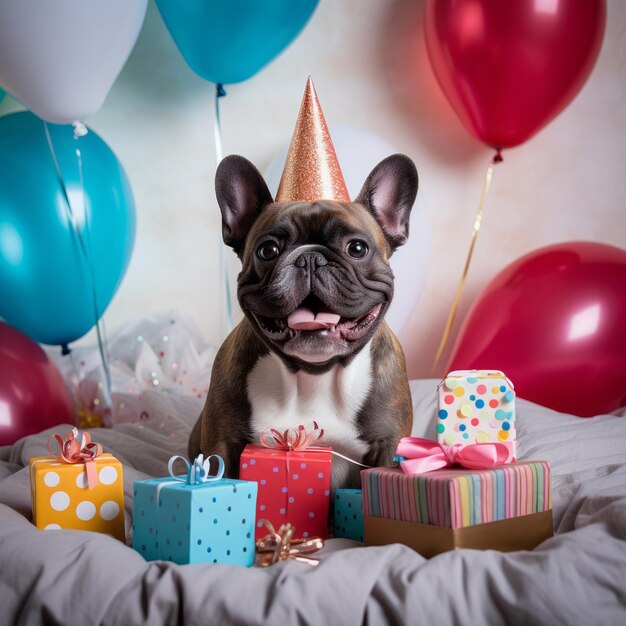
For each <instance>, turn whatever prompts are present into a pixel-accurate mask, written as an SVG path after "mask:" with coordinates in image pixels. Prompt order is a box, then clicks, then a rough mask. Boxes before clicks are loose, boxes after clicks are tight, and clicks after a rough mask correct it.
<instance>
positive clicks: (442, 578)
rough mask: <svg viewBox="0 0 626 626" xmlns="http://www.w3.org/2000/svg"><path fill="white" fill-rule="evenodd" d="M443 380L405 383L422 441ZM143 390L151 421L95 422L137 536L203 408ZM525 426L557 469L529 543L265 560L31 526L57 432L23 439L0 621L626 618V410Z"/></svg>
mask: <svg viewBox="0 0 626 626" xmlns="http://www.w3.org/2000/svg"><path fill="white" fill-rule="evenodd" d="M192 345H193V341H192ZM194 350H196V348H195V347H194ZM128 370H129V371H131V372H132V371H133V369H132V367H130V366H129V368H128ZM436 383H437V381H434V380H421V381H412V382H411V391H412V394H413V400H414V407H415V420H414V427H413V435H415V436H419V437H428V438H431V439H434V438H435V430H434V429H435V419H434V416H435V388H436ZM137 384H140V383H139V382H137ZM142 389H143V391H142V394H141V395H142V398H141V409H142V410H145V411H146V412H147V414H148V415H149V418H148V419H143V420H141V421H136V422H133V423H120V424H117V425H116V426H114V427H113V428H112V429H98V430H93V431H91V432H92V437H93V439H95V440H97V441H98V442H100V443H101V444H102V445H103V446H104V449H105V451H106V452H110V453H112V454H114V455H115V456H116V457H117V458H118V459H120V461H121V462H122V463H123V465H124V491H125V509H126V528H127V535H128V537H129V538H130V532H131V527H132V484H133V481H135V480H143V479H145V478H148V477H151V476H165V475H166V474H167V462H168V459H169V457H170V456H171V455H172V454H183V455H184V454H185V449H186V445H187V438H188V436H189V432H190V430H191V427H192V425H193V423H194V422H195V420H196V419H197V417H198V415H199V413H200V411H201V409H202V405H203V401H204V398H198V397H197V394H195V393H193V392H191V393H184V392H181V391H180V390H178V391H176V392H173V391H171V392H167V391H162V390H158V389H149V388H147V387H146V386H144V387H143V388H142ZM517 424H518V453H519V457H520V459H526V460H529V459H530V460H542V459H545V460H548V461H550V463H551V464H552V471H553V486H554V498H553V499H554V521H555V529H556V535H555V536H554V537H553V538H551V539H549V540H547V541H545V542H544V543H543V544H541V545H540V546H539V547H538V548H536V549H535V550H533V551H524V552H516V553H509V554H504V553H499V552H495V551H476V550H459V551H455V552H448V553H445V554H441V555H439V556H437V557H434V558H432V559H430V560H426V559H424V558H423V557H421V556H420V555H418V554H416V553H415V552H413V551H412V550H410V549H409V548H406V547H404V546H401V545H397V544H395V545H390V546H382V547H371V548H365V547H361V546H360V544H358V543H356V542H353V541H350V540H347V539H330V540H328V541H327V542H326V546H325V547H324V549H323V550H321V551H320V552H319V553H316V554H315V556H316V557H317V556H319V557H320V559H321V562H320V564H319V565H318V566H317V567H311V566H308V565H305V564H300V563H295V562H284V563H280V564H278V565H274V566H272V567H269V568H265V569H260V568H250V569H245V568H241V567H235V566H226V565H213V564H210V565H209V564H206V565H204V564H203V565H184V566H180V565H176V564H173V563H168V562H146V561H145V560H144V559H143V557H142V556H141V555H139V554H138V553H136V552H135V551H133V550H132V549H131V548H129V547H127V546H125V545H124V544H123V543H121V542H119V541H116V540H115V539H113V538H111V537H108V536H106V535H100V534H97V533H88V532H80V531H66V530H61V531H39V530H37V529H36V528H35V527H34V526H33V525H32V524H31V523H30V497H29V485H28V468H27V464H28V459H29V458H30V457H31V456H36V455H40V454H45V453H46V442H47V439H48V436H49V435H50V434H51V433H52V430H50V431H44V432H42V433H39V434H37V435H34V436H31V437H27V438H25V439H22V440H20V441H19V442H17V443H16V444H15V445H13V446H11V447H4V448H0V606H2V619H1V620H0V621H1V622H2V623H7V624H11V623H16V624H51V623H52V624H63V625H66V626H71V625H73V624H76V625H83V624H107V625H109V624H110V625H120V626H121V625H128V624H149V625H152V624H155V625H157V624H168V625H169V624H172V625H174V624H183V623H184V624H229V623H232V624H280V625H287V624H311V625H320V624H326V623H327V624H333V625H336V624H340V625H342V624H368V625H376V624H399V623H406V624H437V626H443V625H446V624H472V625H481V624H490V625H497V624H520V625H521V624H545V625H546V626H547V625H550V626H552V625H554V624H569V625H577V624H581V625H583V624H584V625H587V624H597V625H607V626H610V625H614V624H615V625H616V624H625V623H626V585H625V584H624V581H625V580H626V419H625V418H624V416H623V415H622V416H617V415H603V416H599V417H595V418H591V419H580V418H577V417H574V416H569V415H563V414H560V413H557V412H554V411H551V410H549V409H546V408H543V407H540V406H537V405H534V404H531V403H529V402H525V401H524V400H520V399H518V400H517ZM321 425H322V426H323V424H321ZM67 428H68V429H69V428H70V425H68V426H67ZM54 430H56V431H59V432H63V431H64V430H65V429H64V427H61V428H60V429H59V428H55V429H54Z"/></svg>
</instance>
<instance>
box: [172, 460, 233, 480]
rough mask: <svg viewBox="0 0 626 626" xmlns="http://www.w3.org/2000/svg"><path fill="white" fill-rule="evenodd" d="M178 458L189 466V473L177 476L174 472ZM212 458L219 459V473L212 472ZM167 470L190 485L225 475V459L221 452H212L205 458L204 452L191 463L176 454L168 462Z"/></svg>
mask: <svg viewBox="0 0 626 626" xmlns="http://www.w3.org/2000/svg"><path fill="white" fill-rule="evenodd" d="M177 459H181V460H182V461H183V463H184V464H185V465H186V466H187V475H186V476H183V475H180V476H177V475H176V474H174V463H175V462H176V461H177ZM211 459H217V473H215V474H211ZM167 470H168V471H169V473H170V476H171V477H172V478H173V479H174V480H177V481H180V482H182V483H186V484H188V485H199V484H201V483H208V482H211V481H214V480H220V479H221V478H223V477H224V459H222V457H221V456H219V454H210V455H209V456H207V458H206V459H205V458H204V455H203V454H199V455H198V456H197V457H196V458H195V459H194V460H193V461H192V462H191V463H190V462H189V461H188V460H187V459H186V458H185V457H184V456H180V455H179V454H176V455H174V456H172V457H170V460H169V461H168V463H167Z"/></svg>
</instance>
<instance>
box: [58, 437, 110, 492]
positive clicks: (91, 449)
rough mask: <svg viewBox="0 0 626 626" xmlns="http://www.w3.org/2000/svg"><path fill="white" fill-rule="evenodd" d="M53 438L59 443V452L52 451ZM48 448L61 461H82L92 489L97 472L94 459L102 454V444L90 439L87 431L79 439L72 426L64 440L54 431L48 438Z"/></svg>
mask: <svg viewBox="0 0 626 626" xmlns="http://www.w3.org/2000/svg"><path fill="white" fill-rule="evenodd" d="M53 440H54V441H56V442H57V444H58V445H59V448H60V450H61V451H60V454H55V453H54V452H53V451H52V448H51V447H50V444H51V442H52V441H53ZM48 450H49V452H50V454H51V455H52V456H54V457H55V458H56V459H57V460H58V461H61V462H63V463H71V464H74V463H84V464H85V474H87V485H88V487H89V489H93V488H94V487H95V486H96V485H97V484H98V472H97V471H96V464H95V463H94V459H95V458H96V457H97V456H100V455H101V454H102V446H101V445H100V444H99V443H95V442H93V441H91V435H90V434H89V433H83V434H82V436H81V437H80V439H79V437H78V429H77V428H72V430H70V431H69V432H68V433H67V435H65V441H64V440H63V437H61V435H59V434H57V433H55V434H54V435H51V436H50V438H49V439H48Z"/></svg>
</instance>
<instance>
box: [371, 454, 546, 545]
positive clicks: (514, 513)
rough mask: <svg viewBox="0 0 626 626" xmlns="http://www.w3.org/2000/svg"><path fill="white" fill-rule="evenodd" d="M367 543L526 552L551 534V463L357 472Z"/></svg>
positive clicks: (535, 462) (538, 462) (528, 462)
mask: <svg viewBox="0 0 626 626" xmlns="http://www.w3.org/2000/svg"><path fill="white" fill-rule="evenodd" d="M361 485H362V488H363V519H364V525H365V544H366V545H385V544H389V543H403V544H405V545H407V546H409V547H411V548H413V549H414V550H416V551H417V552H419V553H420V554H422V555H423V556H425V557H431V556H434V555H435V554H439V553H441V552H445V551H447V550H456V549H460V548H473V549H491V550H501V551H513V550H532V549H533V548H534V547H535V546H537V545H539V544H540V543H541V542H542V541H544V540H545V539H548V538H549V537H551V536H552V535H553V527H552V486H551V476H550V466H549V464H548V463H547V462H545V461H526V462H517V463H510V464H507V465H500V466H498V467H494V468H491V469H484V470H468V469H456V468H455V469H441V470H436V471H432V472H426V473H423V474H413V475H411V474H405V473H404V472H403V471H402V470H401V469H400V468H389V467H376V468H373V469H368V470H363V471H362V472H361Z"/></svg>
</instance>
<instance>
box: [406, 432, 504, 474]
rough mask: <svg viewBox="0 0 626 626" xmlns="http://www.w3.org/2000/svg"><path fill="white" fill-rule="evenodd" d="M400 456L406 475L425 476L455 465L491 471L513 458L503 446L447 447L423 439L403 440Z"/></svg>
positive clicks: (495, 444)
mask: <svg viewBox="0 0 626 626" xmlns="http://www.w3.org/2000/svg"><path fill="white" fill-rule="evenodd" d="M396 454H397V455H398V456H401V457H404V460H402V461H400V467H401V468H402V471H403V472H404V473H405V474H424V473H426V472H432V471H433V470H437V469H441V468H442V467H449V466H451V465H460V466H461V467H465V468H467V469H489V468H490V467H495V466H496V465H502V464H503V463H506V461H507V459H508V458H509V450H508V448H507V447H506V446H505V445H504V444H502V443H472V444H467V445H464V444H462V443H455V444H454V445H452V446H446V445H445V444H442V443H437V442H436V441H431V440H430V439H423V438H422V437H403V438H402V439H400V443H399V444H398V450H397V452H396Z"/></svg>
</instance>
